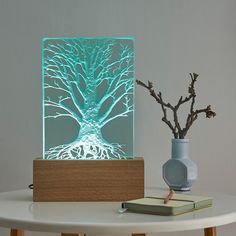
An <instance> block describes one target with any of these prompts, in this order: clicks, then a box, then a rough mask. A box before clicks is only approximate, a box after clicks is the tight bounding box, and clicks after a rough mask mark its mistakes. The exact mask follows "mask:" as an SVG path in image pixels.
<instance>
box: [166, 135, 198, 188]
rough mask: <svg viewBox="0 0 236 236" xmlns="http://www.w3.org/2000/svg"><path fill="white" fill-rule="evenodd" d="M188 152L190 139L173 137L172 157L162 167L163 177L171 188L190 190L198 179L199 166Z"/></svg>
mask: <svg viewBox="0 0 236 236" xmlns="http://www.w3.org/2000/svg"><path fill="white" fill-rule="evenodd" d="M188 153H189V140H188V139H172V148H171V159H169V160H168V161H167V162H166V163H165V164H164V165H163V167H162V174H163V179H164V180H165V182H166V184H167V185H168V186H169V187H170V189H173V190H176V191H189V190H190V189H191V186H192V184H193V182H194V181H195V180H196V179H197V166H196V164H195V163H194V162H193V161H192V160H190V159H189V154H188Z"/></svg>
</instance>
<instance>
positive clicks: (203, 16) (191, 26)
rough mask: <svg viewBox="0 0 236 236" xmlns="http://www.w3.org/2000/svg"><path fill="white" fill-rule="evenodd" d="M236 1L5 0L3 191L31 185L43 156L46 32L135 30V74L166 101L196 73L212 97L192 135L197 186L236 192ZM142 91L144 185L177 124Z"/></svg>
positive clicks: (0, 13)
mask: <svg viewBox="0 0 236 236" xmlns="http://www.w3.org/2000/svg"><path fill="white" fill-rule="evenodd" d="M235 10H236V1H234V0H224V1H221V0H198V1H197V0H195V1H194V0H176V1H174V0H172V1H171V0H157V1H155V0H143V1H141V0H126V1H125V0H100V1H98V0H97V1H96V0H93V1H92V0H77V1H75V0H67V1H63V0H49V1H46V0H41V1H39V0H38V1H36V0H21V1H19V0H15V1H14V0H0V191H7V190H14V189H21V188H26V186H27V185H28V184H29V183H31V182H32V161H33V159H34V158H35V157H37V156H40V155H41V39H42V37H61V36H66V37H77V36H91V37H93V36H94V37H99V36H104V37H105V36H111V37H115V36H134V37H135V38H136V77H137V78H138V79H142V80H143V81H148V80H151V81H153V82H154V84H155V86H157V87H158V88H159V89H160V90H161V91H162V93H163V96H164V97H165V98H166V99H167V100H169V101H176V100H177V99H178V97H179V95H180V94H182V93H186V92H187V86H188V83H189V77H188V73H189V72H196V73H199V74H200V77H199V80H198V83H197V88H196V89H197V99H198V102H197V105H198V106H199V107H205V105H208V104H212V106H213V108H214V109H215V110H216V112H217V116H216V117H215V118H214V119H212V120H208V119H205V118H204V117H201V118H199V119H198V120H197V122H196V124H195V125H194V126H193V127H192V129H191V130H190V132H189V135H188V138H189V139H190V153H191V154H190V156H191V158H192V159H193V160H194V161H195V162H196V163H197V165H198V168H199V177H198V180H197V182H196V183H195V185H194V189H195V190H196V191H198V190H208V191H218V192H226V193H228V194H234V195H236V184H235V177H236V174H235V167H236V156H235V153H236V145H235V131H236V125H235V117H236V110H235V100H236V93H235V89H236V80H235V67H236V43H235V42H236V24H235V22H236V14H235ZM136 92H137V95H136V124H135V126H136V153H137V155H138V156H144V158H145V165H146V176H145V182H146V186H147V187H157V186H161V187H162V186H165V184H164V182H163V180H162V177H161V166H162V164H163V163H164V162H165V161H166V160H167V159H168V158H169V156H170V140H171V133H170V130H168V128H167V127H166V126H165V125H164V124H163V123H162V122H161V121H160V119H161V116H162V113H161V109H160V107H159V106H158V104H156V103H155V102H154V101H153V99H152V98H151V97H150V96H149V95H148V94H147V93H146V92H145V91H144V90H143V89H142V88H140V87H138V88H137V90H136ZM0 231H1V232H0V233H1V235H2V236H5V235H7V233H8V230H6V229H0ZM235 231H236V224H232V225H228V226H224V227H220V228H219V234H221V235H225V236H227V235H234V233H233V232H235ZM187 233H188V232H180V233H175V234H174V233H173V234H163V235H181V236H182V235H187ZM200 234H201V232H198V231H193V232H192V234H191V235H200ZM27 235H42V234H39V233H33V232H27ZM48 235H49V234H48ZM50 235H51V234H50ZM52 235H54V234H52ZM188 235H189V234H188Z"/></svg>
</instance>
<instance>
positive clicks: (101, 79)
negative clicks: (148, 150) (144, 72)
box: [43, 38, 134, 159]
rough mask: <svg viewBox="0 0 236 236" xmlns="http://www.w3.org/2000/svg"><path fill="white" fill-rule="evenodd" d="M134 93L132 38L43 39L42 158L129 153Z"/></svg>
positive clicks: (118, 156) (124, 155) (122, 156)
mask: <svg viewBox="0 0 236 236" xmlns="http://www.w3.org/2000/svg"><path fill="white" fill-rule="evenodd" d="M133 93H134V51H133V40H132V39H121V38H119V39H107V38H99V39H91V38H58V39H57V38H55V39H44V40H43V132H44V135H43V137H44V139H43V145H44V155H43V156H44V159H126V158H132V157H133V113H134V101H133Z"/></svg>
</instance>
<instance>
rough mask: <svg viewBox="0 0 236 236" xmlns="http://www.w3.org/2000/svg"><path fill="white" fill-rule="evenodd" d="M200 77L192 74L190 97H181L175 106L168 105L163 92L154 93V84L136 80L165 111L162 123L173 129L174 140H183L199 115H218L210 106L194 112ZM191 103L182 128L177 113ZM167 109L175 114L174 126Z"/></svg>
mask: <svg viewBox="0 0 236 236" xmlns="http://www.w3.org/2000/svg"><path fill="white" fill-rule="evenodd" d="M198 76H199V75H198V74H196V73H190V78H191V83H190V85H189V87H188V93H189V95H188V96H186V97H185V98H183V96H181V97H180V98H179V100H178V102H177V104H176V105H175V106H173V105H171V104H170V103H166V102H165V101H164V100H163V98H162V93H161V92H155V91H154V89H153V84H152V82H150V81H148V84H145V83H143V82H142V81H140V80H136V82H137V84H138V85H140V86H142V87H144V88H146V89H147V90H148V91H149V93H150V95H151V96H152V97H153V98H154V99H155V100H156V102H157V103H159V104H160V105H161V108H162V111H163V117H162V121H163V122H165V123H166V124H167V125H168V127H169V128H170V129H171V131H172V133H173V135H174V138H180V139H183V138H184V137H185V136H186V134H187V132H188V130H189V128H190V127H191V126H192V125H193V123H194V121H195V120H196V119H197V118H198V114H200V113H205V114H206V118H211V117H214V116H215V115H216V113H215V112H214V111H212V110H211V106H210V105H208V106H207V107H206V108H204V109H198V110H194V105H195V99H196V92H195V83H196V81H197V78H198ZM189 101H191V104H190V109H189V114H188V116H187V119H186V124H185V127H184V128H181V125H180V123H179V119H178V113H177V111H178V109H179V108H180V106H181V105H183V104H184V103H187V102H189ZM167 109H170V110H171V111H172V113H173V121H174V124H172V123H171V121H170V120H169V119H168V117H167Z"/></svg>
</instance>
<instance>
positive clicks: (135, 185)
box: [33, 158, 144, 202]
mask: <svg viewBox="0 0 236 236" xmlns="http://www.w3.org/2000/svg"><path fill="white" fill-rule="evenodd" d="M33 184H34V190H33V199H34V201H36V202H45V201H126V200H131V199H136V198H142V197H143V196H144V161H143V159H142V158H135V159H133V160H42V159H36V160H34V163H33Z"/></svg>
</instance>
